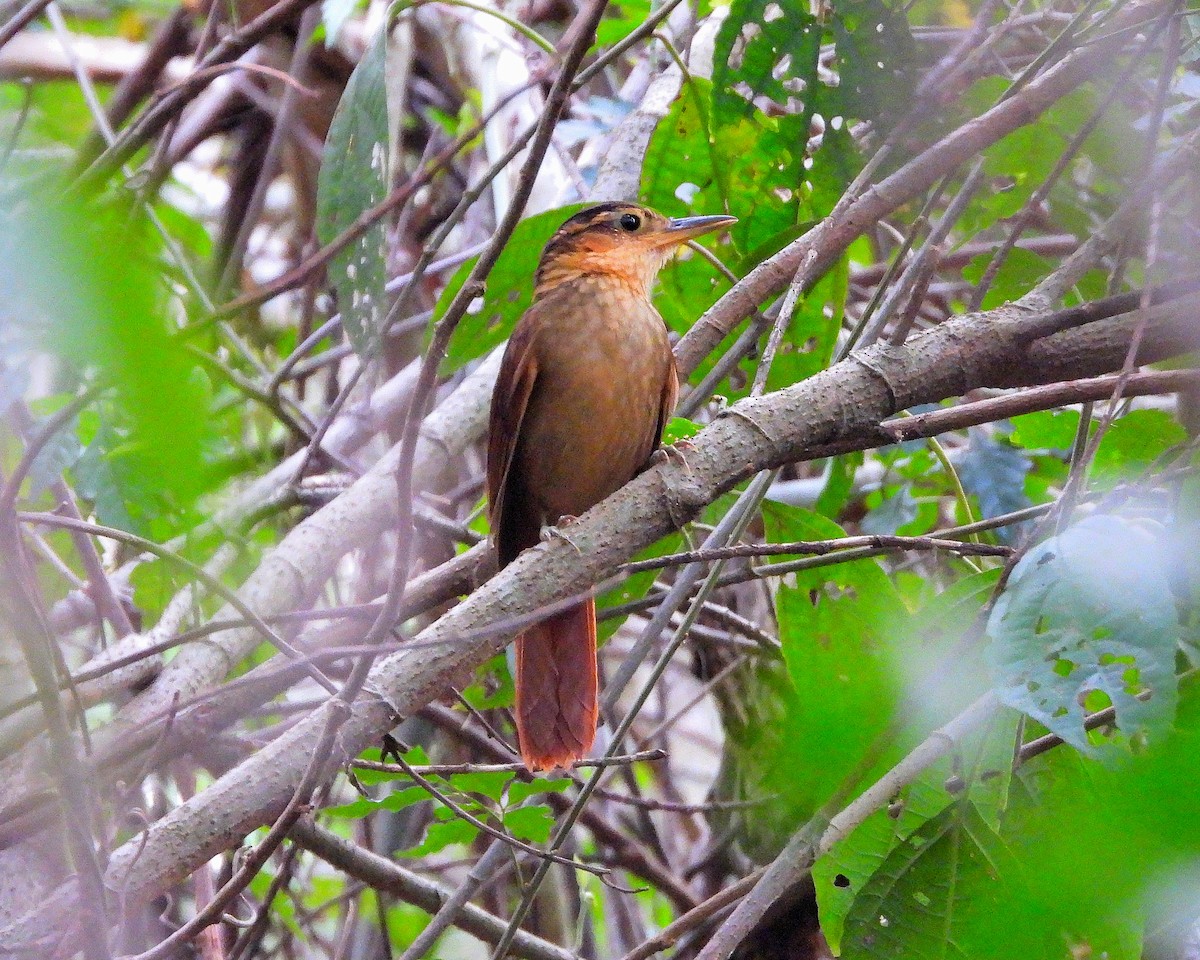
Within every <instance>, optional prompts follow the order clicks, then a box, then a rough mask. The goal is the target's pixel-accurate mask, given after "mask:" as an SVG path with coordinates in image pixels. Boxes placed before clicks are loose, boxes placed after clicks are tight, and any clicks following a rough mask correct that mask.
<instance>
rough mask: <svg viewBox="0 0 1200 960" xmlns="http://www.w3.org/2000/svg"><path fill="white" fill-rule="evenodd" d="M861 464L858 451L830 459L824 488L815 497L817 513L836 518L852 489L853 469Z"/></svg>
mask: <svg viewBox="0 0 1200 960" xmlns="http://www.w3.org/2000/svg"><path fill="white" fill-rule="evenodd" d="M862 464H863V455H862V453H861V452H858V451H855V452H854V453H846V454H842V455H841V456H839V457H833V458H831V459H830V461H829V469H828V471H827V474H826V476H827V479H826V481H825V489H824V490H822V491H821V496H820V497H818V498H817V505H816V511H817V513H820V514H823V515H824V516H826V517H828V518H829V519H830V520H836V519H837V518H838V515H839V514H841V512H842V510H843V509H844V508H845V506H846V502H847V500H849V498H850V494H851V493H852V492H853V490H854V474H855V471H856V470H857V469H858V468H859V467H861V466H862Z"/></svg>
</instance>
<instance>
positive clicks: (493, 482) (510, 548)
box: [487, 314, 538, 565]
mask: <svg viewBox="0 0 1200 960" xmlns="http://www.w3.org/2000/svg"><path fill="white" fill-rule="evenodd" d="M528 316H529V315H528V314H526V318H527V317H528ZM524 319H525V318H523V321H524ZM535 329H536V326H535V325H534V324H531V323H527V322H521V323H518V324H517V327H516V329H515V330H514V331H513V335H512V337H511V338H510V339H509V341H508V347H507V348H506V349H505V351H504V359H503V360H502V361H501V363H500V373H499V375H498V376H497V377H496V389H495V390H494V391H493V392H492V410H491V416H490V421H489V426H488V458H487V493H488V517H489V520H490V522H491V527H492V537H493V539H494V540H495V542H496V548H497V550H498V552H499V554H500V563H501V565H504V564H506V563H508V562H509V561H511V560H512V559H513V557H515V556H516V555H517V553H519V552H520V551H521V550H522V549H524V548H525V547H526V546H528V544H527V543H525V542H523V541H525V540H527V539H528V536H527V535H526V534H527V531H525V530H524V527H527V526H529V521H528V520H527V518H525V517H524V516H523V515H524V513H525V512H526V510H525V504H524V503H523V502H522V501H523V499H524V498H523V497H521V495H520V491H519V487H520V482H519V478H514V477H513V476H512V475H511V474H512V464H513V457H514V455H515V454H516V450H517V443H518V442H519V440H520V437H521V421H522V420H523V419H524V417H525V411H526V409H527V408H528V406H529V397H530V395H531V394H532V393H533V386H534V383H535V382H536V380H537V359H536V357H535V356H534V352H533V331H534V330H535ZM532 536H533V538H534V540H533V542H535V543H536V542H537V536H538V528H537V523H536V521H534V529H533V533H532Z"/></svg>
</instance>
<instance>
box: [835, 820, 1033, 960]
mask: <svg viewBox="0 0 1200 960" xmlns="http://www.w3.org/2000/svg"><path fill="white" fill-rule="evenodd" d="M1020 878H1021V872H1020V870H1019V868H1018V866H1017V863H1016V861H1015V860H1014V858H1013V856H1012V854H1011V852H1010V851H1009V850H1008V849H1007V847H1006V846H1005V845H1004V843H1003V842H1002V841H1001V840H1000V838H999V837H998V836H997V835H996V834H995V832H994V831H993V830H992V829H991V828H990V827H989V826H988V825H987V823H985V822H984V820H983V818H982V817H980V816H979V814H978V812H977V811H976V810H975V808H974V806H973V805H972V804H971V803H970V802H968V801H964V802H960V803H956V804H954V805H953V806H951V807H948V808H946V809H945V810H944V811H943V812H942V813H940V814H938V815H937V816H936V817H934V818H933V819H931V820H929V821H928V822H927V823H925V824H924V825H923V826H922V827H921V828H920V829H918V830H917V831H915V832H914V833H913V834H912V835H911V836H909V837H908V838H906V839H905V841H904V842H903V843H900V844H898V845H896V846H895V847H894V848H893V849H892V851H891V852H890V853H889V854H888V856H887V857H886V859H885V860H884V861H883V863H882V864H881V865H880V866H879V868H878V869H877V870H876V871H875V872H874V874H872V876H871V879H870V880H869V881H868V883H867V884H866V886H865V887H864V888H863V890H862V892H861V893H859V895H858V896H857V897H856V898H855V900H854V905H853V907H852V908H851V910H850V913H849V915H848V916H847V917H846V929H845V938H844V940H843V942H842V957H843V958H845V960H882V958H888V960H893V958H899V957H904V958H912V960H950V958H955V960H979V958H981V957H983V956H989V955H990V956H1012V957H1037V956H1040V955H1041V952H1040V951H1038V950H1036V949H1034V950H1033V951H1032V952H1031V947H1033V944H1032V943H1031V942H1030V941H1031V937H1030V935H1029V934H1030V931H1028V930H1020V929H1017V930H1013V931H1011V935H1010V937H1009V940H1008V942H1007V943H1006V944H1005V945H1004V951H1005V952H993V951H992V950H989V949H988V947H989V946H992V947H998V946H999V944H991V945H989V944H981V943H977V942H974V941H975V938H974V937H973V936H972V935H971V934H972V930H973V927H974V925H975V924H976V923H977V921H978V918H980V917H987V916H988V915H989V914H992V913H994V912H995V911H997V910H1000V909H1002V908H1003V905H1004V904H1005V903H1006V902H1009V901H1011V900H1012V899H1014V897H1017V896H1020V894H1021V886H1020V882H1021V880H1020Z"/></svg>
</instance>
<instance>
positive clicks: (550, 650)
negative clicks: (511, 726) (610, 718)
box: [517, 600, 599, 770]
mask: <svg viewBox="0 0 1200 960" xmlns="http://www.w3.org/2000/svg"><path fill="white" fill-rule="evenodd" d="M598 708H599V704H598V701H597V696H596V604H595V602H594V601H592V600H586V601H585V602H583V603H581V604H580V605H579V606H577V607H572V608H571V609H569V610H564V611H563V612H562V613H559V614H556V615H555V616H553V617H550V618H549V619H547V620H544V621H542V622H541V623H539V624H537V625H536V626H533V627H530V628H529V629H528V630H526V631H525V632H524V633H523V634H521V636H520V637H518V638H517V736H518V739H519V740H520V744H521V759H522V760H524V761H525V766H527V767H528V768H529V769H530V770H553V769H555V768H556V767H564V768H565V767H569V766H570V765H571V764H572V763H573V762H574V761H576V760H581V759H583V757H584V755H585V754H586V753H587V751H588V750H589V749H590V748H591V746H592V741H593V740H594V739H595V737H596V713H597V711H598Z"/></svg>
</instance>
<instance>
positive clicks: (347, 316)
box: [317, 27, 390, 357]
mask: <svg viewBox="0 0 1200 960" xmlns="http://www.w3.org/2000/svg"><path fill="white" fill-rule="evenodd" d="M387 39H388V31H387V28H386V27H385V28H383V29H381V30H380V31H379V33H378V35H376V37H375V39H374V40H373V41H372V42H371V44H370V46H368V47H367V50H366V53H364V54H363V58H362V60H361V61H360V62H359V64H358V66H357V67H355V68H354V73H352V74H351V75H350V81H349V82H348V83H347V84H346V90H345V93H343V94H342V100H341V102H340V103H339V104H338V108H337V112H336V113H335V114H334V116H333V122H332V123H331V124H330V126H329V136H328V138H327V139H326V141H325V153H324V156H323V157H322V159H321V172H320V175H319V176H318V178H317V239H318V240H320V242H321V243H322V244H327V243H330V242H331V241H332V240H333V239H334V238H335V237H337V236H338V235H339V234H340V233H342V232H343V231H344V230H345V229H346V228H347V227H349V226H350V225H351V224H352V223H354V221H355V220H356V219H358V217H359V216H360V215H361V214H362V213H363V211H365V210H368V209H370V208H371V207H373V206H375V205H376V204H378V203H380V202H382V201H383V199H384V197H386V196H387V193H388V187H389V183H390V172H389V170H390V162H389V157H390V147H389V135H388V110H387V83H386V77H385V69H386V64H387ZM329 281H330V283H331V284H332V285H333V289H334V291H335V292H336V294H337V305H338V310H340V311H341V314H342V326H343V327H344V329H345V331H346V335H347V336H348V337H349V338H350V342H351V344H353V346H354V349H355V350H356V351H357V352H358V354H359V355H360V356H363V357H367V356H370V355H372V354H373V353H374V352H375V351H376V350H377V349H378V346H379V342H380V338H381V337H382V334H383V330H382V327H383V323H384V320H385V318H386V317H387V293H386V290H385V285H386V283H387V224H386V223H385V222H384V221H383V220H377V221H376V222H375V223H374V224H372V226H371V227H370V228H369V229H367V231H366V232H365V233H363V234H362V236H360V237H359V238H358V239H357V240H355V241H354V242H353V243H351V244H350V245H349V246H347V247H346V249H344V250H343V251H342V252H341V253H339V254H338V255H337V256H336V257H334V258H333V261H332V262H331V263H330V264H329Z"/></svg>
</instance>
